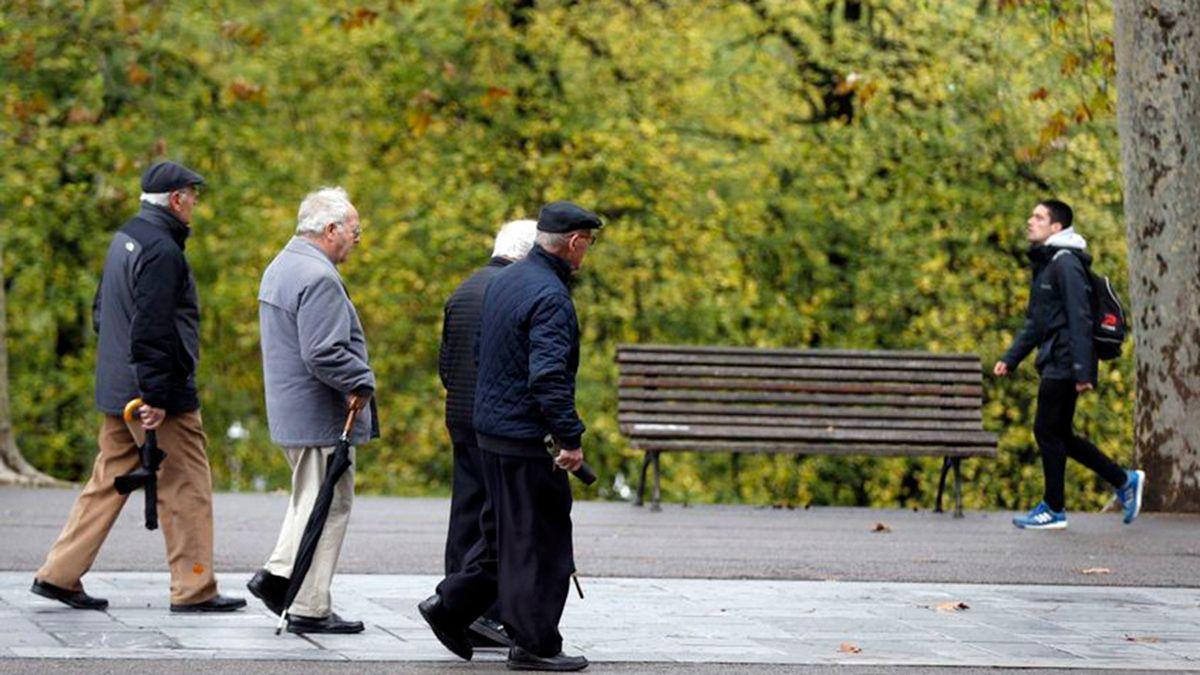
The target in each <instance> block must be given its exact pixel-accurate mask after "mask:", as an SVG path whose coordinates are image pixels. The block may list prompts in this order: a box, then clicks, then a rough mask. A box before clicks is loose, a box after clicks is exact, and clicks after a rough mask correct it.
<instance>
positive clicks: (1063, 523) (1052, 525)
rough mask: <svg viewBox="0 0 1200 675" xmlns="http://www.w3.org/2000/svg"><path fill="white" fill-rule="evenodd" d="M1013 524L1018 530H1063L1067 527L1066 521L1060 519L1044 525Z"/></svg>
mask: <svg viewBox="0 0 1200 675" xmlns="http://www.w3.org/2000/svg"><path fill="white" fill-rule="evenodd" d="M1013 526H1014V527H1016V528H1017V529H1018V530H1065V529H1067V521H1065V520H1060V521H1058V522H1057V523H1046V524H1045V525H1017V524H1016V523H1013Z"/></svg>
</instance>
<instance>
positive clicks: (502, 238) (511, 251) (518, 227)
mask: <svg viewBox="0 0 1200 675" xmlns="http://www.w3.org/2000/svg"><path fill="white" fill-rule="evenodd" d="M537 233H538V232H537V221H534V220H513V221H511V222H507V223H505V224H504V225H503V226H502V227H501V228H500V231H499V232H497V233H496V245H495V246H494V247H493V248H492V257H493V258H497V257H499V258H508V259H509V260H520V259H521V258H524V257H525V256H526V255H527V254H528V253H529V249H531V248H533V240H534V239H535V238H536V237H537Z"/></svg>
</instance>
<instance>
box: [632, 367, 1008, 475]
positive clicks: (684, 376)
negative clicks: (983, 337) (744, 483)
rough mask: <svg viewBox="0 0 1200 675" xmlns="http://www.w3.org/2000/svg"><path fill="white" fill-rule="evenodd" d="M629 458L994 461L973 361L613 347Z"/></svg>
mask: <svg viewBox="0 0 1200 675" xmlns="http://www.w3.org/2000/svg"><path fill="white" fill-rule="evenodd" d="M617 363H618V370H619V373H620V382H619V387H620V389H619V395H618V420H619V423H620V427H621V431H622V433H623V434H625V435H626V436H627V437H628V438H629V439H630V441H631V443H632V445H633V447H634V448H638V449H643V450H701V451H702V450H721V451H729V450H732V451H749V452H794V453H803V454H810V453H811V454H843V453H845V454H878V455H907V454H911V455H943V456H968V455H994V454H995V446H996V438H995V436H994V435H993V434H990V433H987V432H985V431H983V422H982V416H981V407H982V397H983V386H982V377H981V367H980V361H979V357H978V356H975V355H973V354H933V353H928V352H901V351H853V350H827V349H757V348H747V347H698V346H671V345H621V346H619V347H618V349H617Z"/></svg>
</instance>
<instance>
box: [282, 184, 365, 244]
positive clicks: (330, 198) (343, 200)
mask: <svg viewBox="0 0 1200 675" xmlns="http://www.w3.org/2000/svg"><path fill="white" fill-rule="evenodd" d="M353 210H354V205H353V204H351V203H350V197H349V196H348V195H347V194H346V191H345V190H343V189H342V188H340V187H323V188H321V189H319V190H314V191H312V192H310V193H308V194H307V195H305V197H304V201H302V202H300V211H299V213H297V214H296V234H321V233H322V232H324V231H325V226H326V225H328V224H329V223H337V224H338V226H339V227H340V226H341V225H342V224H343V223H345V222H346V219H347V218H349V217H350V212H351V211H353Z"/></svg>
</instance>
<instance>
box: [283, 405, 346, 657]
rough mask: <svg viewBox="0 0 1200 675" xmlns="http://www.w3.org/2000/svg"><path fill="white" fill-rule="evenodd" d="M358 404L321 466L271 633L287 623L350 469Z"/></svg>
mask: <svg viewBox="0 0 1200 675" xmlns="http://www.w3.org/2000/svg"><path fill="white" fill-rule="evenodd" d="M357 414H358V407H357V406H354V405H351V406H350V414H348V415H346V426H345V428H344V429H342V437H341V438H339V439H338V442H337V445H335V446H334V448H333V454H332V455H330V456H329V461H328V464H327V465H326V469H325V482H323V483H321V491H320V492H318V493H317V500H316V501H315V502H314V503H313V510H312V513H310V514H308V523H307V524H305V526H304V535H303V536H302V537H300V546H299V547H298V548H297V549H296V559H295V561H293V562H292V577H291V579H290V580H289V582H288V588H287V594H286V595H285V596H284V597H283V611H282V612H280V613H279V625H277V626H275V634H276V635H279V633H280V632H282V631H283V626H284V624H285V623H286V622H287V615H288V610H289V609H291V608H292V601H294V600H295V599H296V594H297V593H299V592H300V586H302V585H303V584H304V577H305V576H307V575H308V568H309V567H312V560H313V554H314V553H315V552H316V550H317V542H319V541H320V540H321V532H322V531H323V530H324V529H325V519H326V518H327V517H329V505H330V504H331V503H332V502H333V491H334V489H336V488H337V484H338V481H339V480H341V478H342V474H344V473H346V469H349V468H350V431H351V429H352V428H353V427H354V417H355V416H356V415H357Z"/></svg>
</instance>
